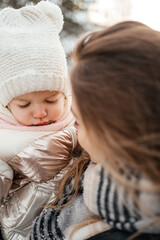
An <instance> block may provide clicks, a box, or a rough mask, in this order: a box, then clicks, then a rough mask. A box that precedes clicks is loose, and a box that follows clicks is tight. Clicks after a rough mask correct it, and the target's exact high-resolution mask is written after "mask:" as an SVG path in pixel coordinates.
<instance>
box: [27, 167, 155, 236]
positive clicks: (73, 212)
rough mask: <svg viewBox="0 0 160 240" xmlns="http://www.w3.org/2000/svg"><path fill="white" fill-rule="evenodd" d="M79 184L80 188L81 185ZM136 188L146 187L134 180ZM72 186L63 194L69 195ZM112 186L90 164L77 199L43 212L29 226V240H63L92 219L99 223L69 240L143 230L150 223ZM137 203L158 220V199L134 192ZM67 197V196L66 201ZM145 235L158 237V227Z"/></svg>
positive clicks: (143, 181)
mask: <svg viewBox="0 0 160 240" xmlns="http://www.w3.org/2000/svg"><path fill="white" fill-rule="evenodd" d="M82 184H83V185H82ZM137 184H140V185H142V186H149V185H151V183H150V182H149V181H147V180H146V179H141V178H137ZM71 185H72V182H71V183H70V184H69V185H68V186H67V190H65V191H64V194H67V191H68V192H69V189H70V188H71ZM116 186H117V185H116V182H115V180H114V179H113V178H111V176H109V175H108V174H107V172H106V171H104V169H103V168H102V167H101V166H100V165H99V164H97V165H95V164H90V165H89V167H88V168H87V170H86V171H85V174H84V180H83V177H82V182H81V185H80V187H79V192H78V196H77V198H76V199H75V200H74V201H73V202H72V204H71V205H69V206H67V207H64V208H63V209H62V210H53V209H52V208H50V209H47V210H45V211H44V212H42V214H41V215H40V216H39V217H38V218H37V219H36V221H35V222H34V224H33V228H32V232H31V236H30V240H42V239H43V240H50V239H52V240H63V239H64V240H66V239H69V235H70V233H71V232H72V230H73V229H74V227H75V225H76V224H79V223H81V222H83V221H86V220H88V219H90V218H92V217H93V216H95V215H98V216H100V217H101V218H102V220H101V221H97V222H95V223H92V224H89V225H86V226H84V227H81V228H80V229H79V230H77V231H76V232H75V234H74V235H73V238H72V240H84V239H87V238H89V237H91V236H93V235H96V234H98V233H100V232H103V231H106V230H108V229H110V228H111V227H114V228H116V229H120V230H127V231H129V232H135V231H137V230H140V229H142V228H143V227H146V226H147V225H148V224H150V223H151V222H152V221H153V219H152V217H151V216H148V215H147V214H146V213H144V212H142V211H141V210H140V208H139V207H138V206H137V205H136V204H135V203H134V201H133V200H132V198H131V196H130V195H129V194H128V193H127V192H126V191H125V189H124V188H123V186H118V188H117V187H116ZM136 194H137V196H138V198H139V200H140V201H142V202H143V204H144V205H145V206H146V207H147V208H149V209H150V210H151V211H152V212H153V213H154V214H156V215H158V216H160V204H159V203H160V196H159V195H156V194H153V193H152V194H151V193H145V192H136ZM70 197H71V196H69V198H70ZM144 232H146V233H155V234H158V233H160V223H157V224H154V225H152V226H151V227H148V228H147V229H145V231H144Z"/></svg>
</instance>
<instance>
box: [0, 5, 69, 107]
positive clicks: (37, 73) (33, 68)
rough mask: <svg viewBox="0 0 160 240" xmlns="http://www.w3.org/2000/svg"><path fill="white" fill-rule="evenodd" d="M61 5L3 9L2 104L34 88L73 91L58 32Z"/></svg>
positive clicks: (0, 31)
mask: <svg viewBox="0 0 160 240" xmlns="http://www.w3.org/2000/svg"><path fill="white" fill-rule="evenodd" d="M62 26H63V16H62V12H61V10H60V8H59V7H58V6H57V5H55V4H54V3H51V2H46V1H41V2H39V3H38V4H37V5H35V6H33V5H32V6H26V7H23V8H20V9H13V8H5V9H3V10H1V11H0V61H1V63H0V103H1V104H2V105H4V106H6V105H7V104H8V103H9V102H10V101H11V100H12V99H13V98H15V97H17V96H19V95H23V94H26V93H29V92H34V91H43V90H51V91H52V90H53V91H61V92H63V93H64V94H65V95H68V94H69V92H70V87H69V82H68V74H67V64H66V57H65V53H64V50H63V48H62V45H61V42H60V39H59V33H60V31H61V29H62Z"/></svg>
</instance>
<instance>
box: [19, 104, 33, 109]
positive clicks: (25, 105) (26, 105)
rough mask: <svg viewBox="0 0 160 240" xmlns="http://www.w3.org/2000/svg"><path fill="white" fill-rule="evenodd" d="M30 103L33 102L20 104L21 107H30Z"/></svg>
mask: <svg viewBox="0 0 160 240" xmlns="http://www.w3.org/2000/svg"><path fill="white" fill-rule="evenodd" d="M30 104H31V103H26V104H24V105H19V107H20V108H26V107H28V106H29V105H30Z"/></svg>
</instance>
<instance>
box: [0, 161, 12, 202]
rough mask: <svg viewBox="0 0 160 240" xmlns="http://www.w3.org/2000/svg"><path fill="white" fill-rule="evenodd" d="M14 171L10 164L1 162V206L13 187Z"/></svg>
mask: <svg viewBox="0 0 160 240" xmlns="http://www.w3.org/2000/svg"><path fill="white" fill-rule="evenodd" d="M12 179H13V170H12V168H11V167H10V166H9V165H8V163H6V162H4V161H2V160H0V205H1V204H2V203H3V201H4V200H5V198H6V197H7V195H8V192H9V189H10V187H11V185H12Z"/></svg>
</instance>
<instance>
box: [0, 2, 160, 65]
mask: <svg viewBox="0 0 160 240" xmlns="http://www.w3.org/2000/svg"><path fill="white" fill-rule="evenodd" d="M39 1H40V0H32V1H29V0H0V9H2V8H4V7H8V6H11V7H14V8H20V7H22V6H25V5H26V4H27V5H28V4H36V3H38V2H39ZM50 1H51V2H54V3H56V4H58V5H59V6H60V8H61V9H62V12H63V15H64V22H65V23H64V29H63V31H62V32H61V36H60V37H61V41H62V44H63V46H64V49H65V52H66V55H67V58H68V62H69V65H70V64H71V62H70V54H71V52H72V50H73V47H74V45H75V43H76V41H77V38H79V37H80V36H81V35H82V34H84V33H85V32H87V31H92V30H95V29H96V30H97V29H101V28H103V27H108V26H111V25H113V24H115V23H117V22H120V21H125V20H135V21H140V22H143V23H145V24H147V25H148V26H150V27H152V28H153V29H155V30H157V31H160V0H83V1H82V0H50Z"/></svg>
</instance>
